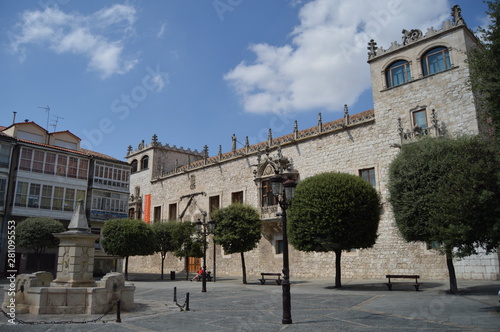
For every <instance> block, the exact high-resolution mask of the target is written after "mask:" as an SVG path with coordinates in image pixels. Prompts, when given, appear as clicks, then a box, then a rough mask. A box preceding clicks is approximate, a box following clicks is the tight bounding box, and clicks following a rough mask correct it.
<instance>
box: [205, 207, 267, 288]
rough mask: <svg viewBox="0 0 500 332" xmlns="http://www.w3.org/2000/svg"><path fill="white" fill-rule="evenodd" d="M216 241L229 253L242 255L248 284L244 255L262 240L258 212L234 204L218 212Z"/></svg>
mask: <svg viewBox="0 0 500 332" xmlns="http://www.w3.org/2000/svg"><path fill="white" fill-rule="evenodd" d="M212 218H213V220H214V221H215V230H214V241H215V242H216V243H218V244H220V245H222V247H223V248H224V251H226V252H227V253H229V254H231V253H238V252H239V253H241V266H242V270H243V283H244V284H246V267H245V258H244V255H243V253H244V252H247V251H250V250H252V249H254V248H255V247H257V244H258V243H259V240H260V238H261V222H260V216H259V213H258V212H257V210H255V209H254V208H253V207H251V206H249V205H244V204H239V203H234V204H231V205H229V206H228V207H226V208H221V209H219V210H217V211H216V212H215V213H214V214H213V215H212Z"/></svg>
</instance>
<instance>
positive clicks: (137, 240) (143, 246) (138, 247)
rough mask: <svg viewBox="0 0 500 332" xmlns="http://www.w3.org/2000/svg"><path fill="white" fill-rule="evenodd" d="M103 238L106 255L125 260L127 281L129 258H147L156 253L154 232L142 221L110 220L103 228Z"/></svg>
mask: <svg viewBox="0 0 500 332" xmlns="http://www.w3.org/2000/svg"><path fill="white" fill-rule="evenodd" d="M102 236H103V239H102V242H101V243H102V247H103V248H104V251H106V253H108V254H110V255H115V256H120V257H123V258H125V279H126V280H128V258H129V256H147V255H151V254H153V253H154V252H155V242H154V233H153V230H152V229H151V227H150V226H149V225H148V224H145V223H144V222H142V221H141V220H132V219H110V220H108V221H106V223H105V224H104V227H103V228H102Z"/></svg>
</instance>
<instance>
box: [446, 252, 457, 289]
mask: <svg viewBox="0 0 500 332" xmlns="http://www.w3.org/2000/svg"><path fill="white" fill-rule="evenodd" d="M445 250H446V266H448V275H449V278H450V293H451V294H457V293H458V286H457V276H456V274H455V266H453V254H452V250H453V249H452V248H451V247H448V246H447V247H446V249H445Z"/></svg>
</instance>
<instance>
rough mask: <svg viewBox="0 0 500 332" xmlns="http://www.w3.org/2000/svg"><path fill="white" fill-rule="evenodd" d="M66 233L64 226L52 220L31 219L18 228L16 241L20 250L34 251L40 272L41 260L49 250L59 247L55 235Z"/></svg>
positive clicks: (27, 219)
mask: <svg viewBox="0 0 500 332" xmlns="http://www.w3.org/2000/svg"><path fill="white" fill-rule="evenodd" d="M64 231H66V228H64V226H63V224H62V223H61V222H60V221H58V220H55V219H52V218H45V217H30V218H26V219H25V220H24V221H22V222H20V223H19V224H18V225H17V227H16V241H17V245H18V246H19V247H20V248H26V249H28V250H33V252H34V253H35V255H36V257H37V262H38V270H39V269H40V258H41V255H43V254H44V253H45V250H46V249H47V248H55V247H57V246H58V245H59V239H58V238H56V237H55V236H54V235H53V234H54V233H62V232H64Z"/></svg>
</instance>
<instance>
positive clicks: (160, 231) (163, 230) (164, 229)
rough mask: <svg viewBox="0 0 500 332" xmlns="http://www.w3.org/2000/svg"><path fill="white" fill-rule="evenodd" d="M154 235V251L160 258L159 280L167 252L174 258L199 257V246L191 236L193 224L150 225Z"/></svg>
mask: <svg viewBox="0 0 500 332" xmlns="http://www.w3.org/2000/svg"><path fill="white" fill-rule="evenodd" d="M152 229H153V232H154V234H155V246H156V248H155V251H156V252H159V253H160V256H161V279H163V268H164V262H165V258H166V256H167V252H173V253H174V255H175V256H176V257H188V256H189V257H200V255H202V253H201V245H196V244H195V242H199V241H195V240H194V239H192V235H193V234H194V230H195V227H194V224H193V223H191V222H189V221H181V222H178V221H175V220H171V221H168V222H166V223H155V224H153V225H152Z"/></svg>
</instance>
